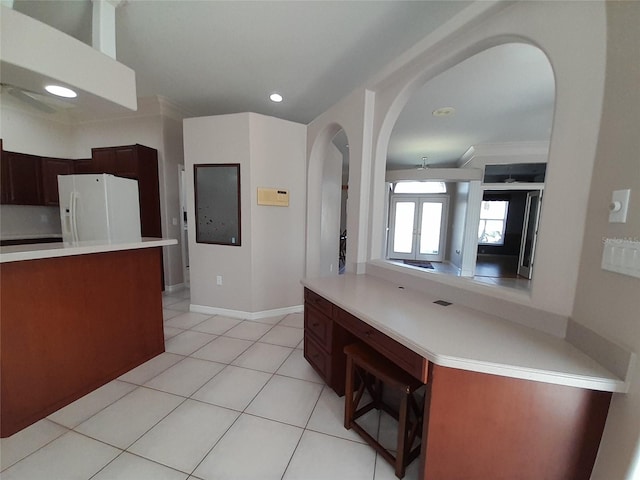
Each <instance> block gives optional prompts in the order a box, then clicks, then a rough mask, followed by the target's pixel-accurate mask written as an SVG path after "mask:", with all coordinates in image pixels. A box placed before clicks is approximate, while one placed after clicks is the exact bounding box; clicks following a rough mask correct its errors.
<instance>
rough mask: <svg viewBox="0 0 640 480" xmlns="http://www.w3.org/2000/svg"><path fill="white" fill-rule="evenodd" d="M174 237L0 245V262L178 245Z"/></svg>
mask: <svg viewBox="0 0 640 480" xmlns="http://www.w3.org/2000/svg"><path fill="white" fill-rule="evenodd" d="M177 243H178V241H177V240H176V239H173V238H148V237H145V238H142V239H141V240H140V241H139V242H122V243H104V242H78V243H75V244H71V243H60V242H57V243H38V244H27V245H11V246H5V247H0V263H9V262H20V261H25V260H40V259H44V258H57V257H68V256H72V255H88V254H92V253H106V252H117V251H121V250H136V249H140V248H153V247H164V246H168V245H177Z"/></svg>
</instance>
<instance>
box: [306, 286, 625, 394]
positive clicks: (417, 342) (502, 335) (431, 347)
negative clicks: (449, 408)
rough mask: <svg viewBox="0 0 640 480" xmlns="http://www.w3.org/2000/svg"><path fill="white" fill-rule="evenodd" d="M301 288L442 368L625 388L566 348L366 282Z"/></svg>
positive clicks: (543, 336)
mask: <svg viewBox="0 0 640 480" xmlns="http://www.w3.org/2000/svg"><path fill="white" fill-rule="evenodd" d="M302 283H303V285H304V286H306V287H307V288H309V289H311V290H313V291H314V292H316V293H317V294H319V295H321V296H323V297H324V298H326V299H327V300H329V301H331V302H332V303H333V304H335V305H337V306H338V307H340V308H342V309H343V310H346V311H347V312H349V313H351V314H352V315H354V316H356V317H358V318H360V319H361V320H362V321H364V322H366V323H367V324H369V325H371V326H373V327H375V328H376V329H377V330H379V331H381V332H383V333H384V334H386V335H387V336H389V337H391V338H393V339H394V340H396V341H398V342H400V343H401V344H403V345H405V346H406V347H407V348H409V349H411V350H413V351H414V352H416V353H418V354H419V355H421V356H423V357H424V358H426V359H427V360H429V361H430V362H433V363H435V364H436V365H440V366H443V367H451V368H457V369H461V370H470V371H475V372H482V373H489V374H494V375H501V376H506V377H513V378H521V379H525V380H535V381H541V382H547V383H554V384H558V385H567V386H573V387H579V388H588V389H593V390H601V391H610V392H626V391H627V390H628V384H627V383H626V382H625V381H624V380H623V379H621V378H619V377H617V376H616V375H614V374H613V373H611V372H610V371H609V370H607V369H606V368H604V367H603V366H602V365H600V364H599V363H598V362H596V361H595V360H594V359H592V358H591V357H589V356H588V355H586V354H585V353H583V352H582V351H581V350H578V349H577V348H576V347H574V346H573V345H571V344H570V343H569V342H567V341H565V340H564V339H562V338H558V337H555V336H552V335H549V334H546V333H543V332H540V331H537V330H534V329H532V328H528V327H525V326H522V325H519V324H516V323H514V322H509V321H508V320H504V319H501V318H498V317H494V316H491V315H488V314H485V313H482V312H478V311H475V310H472V309H470V308H467V307H463V306H458V305H455V304H452V305H449V306H441V305H437V304H435V303H433V302H434V301H435V300H438V298H436V297H433V298H432V297H429V296H428V295H425V294H423V293H420V292H417V291H413V290H410V289H408V288H406V289H402V288H399V286H398V285H395V284H392V283H390V282H386V281H384V280H381V279H378V278H375V277H372V276H369V275H354V274H345V275H340V276H338V277H326V278H314V279H304V280H303V281H302Z"/></svg>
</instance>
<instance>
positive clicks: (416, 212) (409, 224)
mask: <svg viewBox="0 0 640 480" xmlns="http://www.w3.org/2000/svg"><path fill="white" fill-rule="evenodd" d="M448 200H449V199H448V197H446V196H442V195H421V196H393V197H392V199H391V211H390V214H391V218H390V225H389V226H390V235H389V242H388V245H389V247H388V248H389V250H388V252H387V258H389V259H399V260H417V261H425V262H442V260H443V259H444V253H445V242H446V231H447V228H446V225H447V218H448V207H449V201H448Z"/></svg>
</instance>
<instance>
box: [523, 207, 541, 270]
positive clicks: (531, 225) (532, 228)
mask: <svg viewBox="0 0 640 480" xmlns="http://www.w3.org/2000/svg"><path fill="white" fill-rule="evenodd" d="M537 217H538V197H537V196H535V197H534V196H532V197H531V206H530V207H529V218H528V219H527V236H526V238H525V244H524V255H523V258H522V265H523V266H525V267H530V266H531V263H532V262H531V260H532V258H531V257H532V255H531V253H532V252H533V244H534V239H535V235H536V220H537Z"/></svg>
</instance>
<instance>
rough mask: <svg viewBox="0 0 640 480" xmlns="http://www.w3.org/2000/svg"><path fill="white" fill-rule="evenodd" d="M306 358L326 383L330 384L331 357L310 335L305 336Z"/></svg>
mask: <svg viewBox="0 0 640 480" xmlns="http://www.w3.org/2000/svg"><path fill="white" fill-rule="evenodd" d="M304 358H306V359H307V361H308V362H309V363H310V364H311V366H312V367H313V368H314V369H315V370H316V371H317V372H318V374H319V375H320V376H321V377H322V379H323V380H324V381H325V383H327V384H329V382H330V378H329V377H330V372H331V357H330V356H329V354H327V353H326V352H325V351H324V350H323V349H322V347H320V345H318V344H317V343H316V342H315V341H314V340H313V339H312V338H310V337H309V336H308V335H305V336H304Z"/></svg>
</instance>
